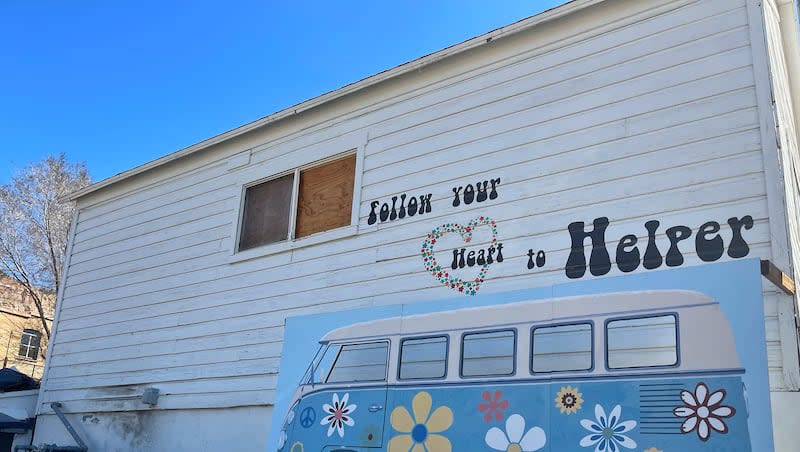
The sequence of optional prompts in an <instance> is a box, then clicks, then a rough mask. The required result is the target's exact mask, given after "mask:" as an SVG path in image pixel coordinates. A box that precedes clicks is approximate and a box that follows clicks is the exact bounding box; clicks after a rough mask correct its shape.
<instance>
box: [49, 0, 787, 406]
mask: <svg viewBox="0 0 800 452" xmlns="http://www.w3.org/2000/svg"><path fill="white" fill-rule="evenodd" d="M612 4H613V5H612ZM588 13H591V15H592V16H591V17H593V18H590V16H589V15H588ZM751 53H752V51H751V48H750V44H749V29H748V16H747V12H746V9H745V4H744V1H742V0H736V1H732V0H703V1H688V0H683V1H672V0H670V1H666V0H664V1H638V2H606V3H605V4H601V5H600V6H597V7H593V8H592V9H591V11H587V12H586V14H577V15H576V16H575V17H574V18H570V17H567V18H565V19H563V20H558V21H556V22H555V23H551V24H545V25H543V26H542V31H537V30H532V31H525V32H522V33H521V34H519V35H515V36H513V37H509V38H506V39H505V40H503V39H501V40H498V41H497V42H492V43H490V44H487V45H486V46H484V47H483V48H481V49H478V50H476V51H473V52H470V53H469V54H466V55H460V56H458V57H453V58H451V59H450V60H449V61H443V62H440V63H436V64H434V65H432V66H431V67H429V68H426V69H424V70H421V71H420V73H419V74H417V75H415V76H407V77H402V78H401V79H400V80H395V81H390V82H387V84H386V85H385V86H384V87H382V88H379V89H371V90H370V91H369V92H368V93H365V94H364V95H354V96H352V97H351V98H349V99H345V100H342V101H340V102H338V101H337V103H335V105H333V106H331V107H327V108H328V109H327V110H325V109H323V111H322V112H321V113H319V114H314V113H312V114H309V115H308V116H299V117H298V118H296V119H294V120H292V121H293V122H292V121H290V122H289V123H288V124H286V125H283V124H279V125H276V126H274V127H271V128H268V129H267V130H264V131H260V132H257V133H255V134H252V135H251V136H249V137H247V138H245V139H243V140H242V141H241V142H239V141H236V142H233V143H228V144H226V145H221V146H219V147H218V148H216V149H211V150H209V151H204V152H203V153H200V154H201V155H198V156H196V157H190V158H186V159H184V160H181V161H177V162H175V163H174V164H170V165H169V166H168V167H167V168H164V169H162V170H160V172H156V173H154V174H153V175H149V176H147V175H143V176H142V177H134V178H133V179H132V180H130V181H129V182H123V183H122V184H123V187H127V191H126V190H123V189H121V188H115V189H113V190H109V191H108V192H109V193H110V194H113V196H110V195H109V196H108V197H106V198H104V197H103V195H102V193H100V194H96V195H92V196H89V197H88V199H84V200H81V203H80V204H79V207H80V215H79V219H78V223H77V229H76V234H75V238H74V244H73V249H72V257H71V261H70V262H71V264H70V267H69V269H68V273H67V279H66V287H65V290H64V300H63V305H62V309H61V313H60V318H59V324H58V331H57V336H56V338H55V340H54V341H53V342H52V344H51V347H52V356H51V358H50V361H49V371H48V375H47V381H46V383H45V387H44V393H43V394H44V395H43V397H42V398H41V399H40V402H41V403H42V404H43V406H46V405H47V404H48V403H49V402H50V401H62V402H63V401H70V403H69V405H65V406H69V407H70V408H69V409H71V410H74V411H106V410H110V411H115V410H126V409H136V408H141V404H140V402H138V395H140V394H141V388H142V387H144V386H148V385H156V386H158V387H159V388H160V389H161V392H162V397H161V399H160V400H159V405H158V406H159V408H165V409H170V408H197V407H219V406H239V405H253V404H256V405H257V404H270V403H272V401H273V399H274V389H275V383H276V376H277V373H278V371H279V360H280V354H281V346H282V337H283V325H284V320H285V318H286V317H287V316H294V315H300V314H310V313H320V312H329V311H334V310H344V309H352V308H360V307H371V306H381V305H388V304H395V303H402V302H418V301H424V300H432V299H442V298H447V297H452V296H455V292H454V291H451V290H449V289H445V288H443V287H442V286H441V285H440V284H439V283H438V282H437V281H436V280H435V279H434V278H432V277H431V276H430V275H429V274H428V273H427V272H426V271H425V269H424V266H423V264H422V261H421V258H420V256H419V246H420V244H421V242H422V240H423V238H424V237H425V235H426V234H427V233H428V232H430V231H431V230H432V229H433V228H434V227H436V226H438V225H440V224H442V223H445V222H466V221H468V220H469V219H471V218H474V217H476V216H478V215H488V216H491V217H492V218H493V219H495V220H496V221H497V223H498V229H499V233H500V235H501V236H502V242H503V243H504V245H505V251H506V255H505V258H506V261H505V262H504V263H503V264H502V265H496V266H492V267H491V269H490V276H489V279H488V281H487V282H486V283H485V285H484V286H483V287H482V289H481V292H482V293H484V292H486V293H491V292H500V291H507V290H514V289H520V288H530V287H536V286H543V285H549V284H554V283H563V282H565V280H566V278H565V276H564V270H563V268H560V269H558V268H556V267H554V266H548V267H546V268H545V269H543V270H541V271H536V272H529V271H527V269H526V268H525V263H526V262H527V255H526V251H527V249H528V248H530V247H531V246H533V245H532V244H533V243H536V244H540V245H539V246H542V247H545V248H546V249H547V250H548V260H550V261H551V262H565V261H566V257H567V255H568V253H569V246H570V244H569V242H568V240H565V237H567V235H566V227H567V224H568V223H570V222H572V221H586V222H591V221H592V220H593V219H594V218H597V217H600V216H608V217H609V218H610V220H611V226H610V227H609V228H608V231H607V237H608V238H609V240H618V239H619V238H620V237H622V236H623V235H625V234H628V233H635V234H637V235H638V237H639V239H640V240H644V239H645V238H646V237H647V233H646V231H645V229H644V226H643V225H644V223H645V222H647V221H648V220H652V219H657V220H659V221H660V222H661V223H662V227H661V228H660V229H659V234H658V237H657V241H658V244H659V247H660V248H661V249H662V250H666V249H667V248H668V247H669V245H668V239H667V237H666V236H665V235H664V230H666V228H668V227H670V226H674V225H679V224H680V225H687V226H689V227H691V228H692V229H693V230H697V228H698V227H699V226H700V225H701V224H703V223H704V222H706V221H709V220H716V221H719V222H720V223H722V224H724V223H725V221H726V220H727V219H728V218H731V217H742V216H744V215H752V217H753V218H754V220H755V227H754V228H753V229H752V230H748V231H745V234H746V239H747V242H748V243H749V245H750V247H751V253H750V256H760V257H763V258H769V257H770V254H771V248H770V234H769V230H770V219H769V212H768V206H767V203H766V192H765V185H766V183H767V181H766V180H765V176H764V167H763V157H762V152H761V138H760V137H761V135H760V133H759V119H758V112H757V109H756V97H755V96H756V95H755V87H754V84H755V82H754V71H753V67H752V63H753V58H752V54H751ZM315 115H316V116H315ZM354 133H360V134H363V136H365V137H368V138H366V139H365V147H364V161H363V178H362V186H361V193H360V195H361V198H360V199H361V200H362V201H361V203H360V205H359V206H358V209H359V210H358V212H359V223H358V233H357V234H356V235H354V236H351V237H346V238H343V239H339V240H335V241H331V242H325V243H321V244H318V245H313V246H306V247H297V248H295V249H292V250H288V251H285V252H279V253H274V254H270V255H265V256H263V257H258V258H253V259H248V260H241V261H235V262H234V261H231V260H230V257H231V253H232V251H233V249H234V248H235V243H234V241H235V228H236V225H235V223H236V221H237V215H238V209H239V206H240V196H241V193H242V184H243V183H246V182H248V178H250V176H251V175H254V174H257V175H258V176H257V177H252V178H250V180H249V181H250V182H251V181H253V180H257V179H260V178H265V177H268V176H270V175H273V174H277V173H279V172H281V171H285V170H286V169H289V168H292V167H297V166H301V165H304V164H308V163H311V162H313V161H315V160H319V159H321V158H325V157H329V156H333V155H336V154H339V153H342V152H346V151H348V150H350V149H351V148H341V147H339V146H340V143H341V141H340V140H341V137H343V136H348V134H354ZM254 143H255V144H254ZM248 149H251V152H250V155H249V163H248V164H246V165H241V164H239V163H238V162H239V161H240V160H241V157H240V156H241V152H242V151H247V150H248ZM320 149H325V151H323V152H321V151H320ZM234 158H236V159H237V160H236V162H237V163H236V164H231V165H229V164H228V161H229V159H234ZM245 161H247V160H245ZM490 177H499V178H501V179H502V182H501V184H500V186H499V188H498V190H499V193H500V196H499V197H498V199H496V200H493V201H492V202H490V203H489V202H487V203H483V204H473V205H470V206H461V207H459V208H458V209H453V208H452V206H451V203H452V197H453V192H452V191H451V189H452V188H453V187H454V186H458V185H464V184H466V183H475V182H478V181H480V180H485V179H488V178H490ZM400 193H408V194H409V195H424V194H428V193H430V194H432V201H433V202H432V212H431V213H429V214H425V215H417V216H414V217H413V218H406V219H403V220H402V221H395V222H387V223H380V222H379V223H377V224H374V225H368V223H367V218H368V215H369V212H370V208H371V207H370V202H371V201H373V200H378V199H382V200H387V199H389V198H390V197H391V196H393V195H398V194H400ZM720 233H721V234H722V236H723V237H724V239H725V242H726V243H728V242H729V241H730V236H731V231H730V228H727V227H725V228H723V230H722V231H721V232H720ZM567 238H568V237H567ZM686 243H689V242H688V241H687V242H686ZM684 248H685V249H684ZM681 250H682V251H683V252H684V256H685V257H686V260H687V265H695V264H699V263H701V261H700V259H699V258H698V257H697V256H696V254H695V252H694V250H693V247H692V246H688V245H687V246H685V247H682V249H681ZM725 259H729V258H728V257H727V256H726V257H723V260H725ZM620 274H622V273H621V272H619V271H618V270H616V269H615V270H612V272H610V273H609V276H616V275H620ZM765 289H766V291H765V306H764V309H765V315H766V322H767V323H766V326H767V341H768V343H767V346H768V353H769V363H770V379H771V380H770V381H771V383H772V384H773V385H774V386H775V387H779V386H781V385H782V384H783V380H782V378H783V377H782V368H781V364H782V352H781V341H780V334H779V331H778V315H779V309H778V306H777V300H778V295H777V294H776V293H775V292H774V290H773V289H772V288H770V287H765Z"/></svg>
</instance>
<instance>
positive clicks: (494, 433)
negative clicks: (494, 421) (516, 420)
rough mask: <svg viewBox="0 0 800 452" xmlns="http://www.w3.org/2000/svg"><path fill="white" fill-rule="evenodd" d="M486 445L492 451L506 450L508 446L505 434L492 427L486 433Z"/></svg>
mask: <svg viewBox="0 0 800 452" xmlns="http://www.w3.org/2000/svg"><path fill="white" fill-rule="evenodd" d="M484 439H485V440H486V445H487V446H489V447H491V448H492V449H494V450H502V451H504V450H506V449H508V445H509V444H510V443H509V441H508V438H506V434H505V433H503V431H502V430H500V429H499V428H497V427H492V428H490V429H489V431H488V432H486V437H485V438H484Z"/></svg>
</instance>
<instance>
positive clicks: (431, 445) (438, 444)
mask: <svg viewBox="0 0 800 452" xmlns="http://www.w3.org/2000/svg"><path fill="white" fill-rule="evenodd" d="M425 448H426V449H427V450H428V452H451V451H452V450H453V447H452V446H451V445H450V440H449V439H447V438H445V437H444V436H442V435H428V439H426V440H425Z"/></svg>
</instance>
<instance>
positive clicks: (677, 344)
mask: <svg viewBox="0 0 800 452" xmlns="http://www.w3.org/2000/svg"><path fill="white" fill-rule="evenodd" d="M655 317H673V318H674V319H675V363H674V364H665V365H660V366H632V367H611V366H610V365H609V363H608V324H609V323H611V322H615V321H618V320H639V319H650V318H655ZM679 320H680V316H679V315H678V312H677V311H669V312H659V313H653V314H645V315H628V316H622V317H609V318H607V319H605V321H604V322H603V341H604V342H605V344H604V347H603V354H604V355H605V356H604V361H605V368H606V371H608V372H625V371H630V370H637V369H675V368H678V367H680V366H681V328H680V323H679Z"/></svg>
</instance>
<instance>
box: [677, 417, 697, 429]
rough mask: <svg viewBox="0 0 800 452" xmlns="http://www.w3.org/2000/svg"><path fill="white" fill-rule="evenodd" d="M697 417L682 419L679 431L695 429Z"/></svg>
mask: <svg viewBox="0 0 800 452" xmlns="http://www.w3.org/2000/svg"><path fill="white" fill-rule="evenodd" d="M698 419H699V418H698V417H697V416H692V417H690V418H688V419H686V420H685V421H683V424H682V425H681V431H682V432H683V433H689V432H691V431H692V430H694V429H696V428H697V420H698Z"/></svg>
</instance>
